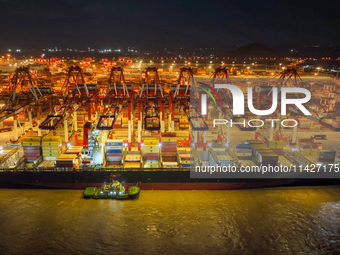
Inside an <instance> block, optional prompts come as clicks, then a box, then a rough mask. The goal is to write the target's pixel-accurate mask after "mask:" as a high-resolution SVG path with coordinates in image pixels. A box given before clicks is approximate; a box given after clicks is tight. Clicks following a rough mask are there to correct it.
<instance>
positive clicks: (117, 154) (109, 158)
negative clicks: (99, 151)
mask: <svg viewBox="0 0 340 255" xmlns="http://www.w3.org/2000/svg"><path fill="white" fill-rule="evenodd" d="M122 155H123V140H107V141H106V142H105V158H106V166H117V167H118V166H122Z"/></svg>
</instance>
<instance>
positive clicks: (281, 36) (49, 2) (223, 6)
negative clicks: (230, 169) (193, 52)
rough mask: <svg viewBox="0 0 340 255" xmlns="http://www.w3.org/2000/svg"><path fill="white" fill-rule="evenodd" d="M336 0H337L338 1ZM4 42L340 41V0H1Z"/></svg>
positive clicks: (109, 44) (183, 43)
mask: <svg viewBox="0 0 340 255" xmlns="http://www.w3.org/2000/svg"><path fill="white" fill-rule="evenodd" d="M332 2H333V1H332ZM0 3H1V7H0V10H1V15H0V23H1V29H0V32H1V35H0V46H1V47H13V48H14V47H36V48H45V47H46V48H47V47H55V46H57V47H70V48H77V47H78V48H79V47H85V48H87V47H107V48H109V47H111V48H112V47H127V46H130V47H132V46H139V47H158V48H164V47H188V46H190V47H197V46H198V47H200V46H222V47H223V46H226V47H228V46H230V45H245V44H247V43H253V42H259V43H264V44H267V45H269V46H271V47H278V46H279V47H281V46H285V45H289V46H290V45H292V46H304V45H307V46H312V45H323V46H330V45H333V46H334V45H339V42H340V22H339V21H340V15H339V14H338V12H339V2H338V1H337V4H334V3H331V1H317V2H316V3H314V2H311V1H301V0H299V1H296V0H294V1H291V0H285V1H269V0H261V1H252V2H250V1H240V0H228V1H215V0H207V1H206V0H203V1H185V0H181V1H178V0H172V1H164V0H158V1H141V0H123V1H103V0H97V1H87V0H58V1H55V0H45V1H37V0H29V1H27V0H19V1H15V0H0Z"/></svg>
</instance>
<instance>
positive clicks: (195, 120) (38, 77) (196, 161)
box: [0, 58, 340, 190]
mask: <svg viewBox="0 0 340 255" xmlns="http://www.w3.org/2000/svg"><path fill="white" fill-rule="evenodd" d="M53 61H55V63H56V64H55V65H56V66H58V70H56V69H53V67H52V66H55V65H53V63H52V65H51V60H50V61H49V62H44V61H43V60H42V59H37V60H36V62H37V63H40V64H41V65H43V66H46V67H48V68H50V72H47V73H46V72H45V71H44V72H43V71H41V72H39V71H36V70H32V69H31V68H29V67H26V66H25V67H24V66H23V67H19V68H17V69H16V70H15V72H14V73H13V74H9V77H8V79H7V80H6V81H5V82H4V83H3V84H2V91H1V98H0V101H1V109H0V110H1V112H0V121H1V122H2V127H1V128H0V131H2V133H0V138H1V139H2V140H4V139H5V140H9V141H7V142H4V146H3V147H2V148H1V150H0V157H1V158H0V187H15V188H18V187H19V188H21V187H25V188H26V187H27V188H30V187H31V188H66V189H83V188H85V187H88V186H92V187H101V186H102V185H103V183H105V182H107V183H109V182H110V180H111V179H112V178H113V177H114V178H116V179H117V180H119V181H120V182H121V183H123V184H124V186H126V187H129V186H135V185H136V184H138V186H139V187H140V188H141V189H160V190H162V189H180V190H191V189H242V188H261V187H273V186H282V185H292V184H298V183H300V184H301V183H302V182H301V180H300V179H299V175H297V174H295V173H293V172H292V173H288V174H282V175H278V177H276V178H274V179H265V178H254V179H253V178H232V177H229V178H228V176H227V175H226V177H222V178H220V177H219V178H208V177H207V178H193V176H192V172H194V171H196V170H195V169H196V166H198V167H204V166H215V167H217V166H220V167H228V166H233V167H236V168H237V169H239V168H240V167H241V166H260V165H271V166H277V165H283V166H292V165H299V166H300V165H301V166H307V165H310V164H316V163H317V164H321V165H327V164H337V163H339V158H338V156H339V154H338V150H337V148H336V147H335V146H329V145H327V146H328V147H326V148H323V142H324V141H327V142H329V140H327V137H326V135H324V134H322V135H321V134H320V133H317V134H313V135H311V137H308V138H299V137H298V134H300V133H301V132H300V131H303V128H304V127H305V126H307V125H306V122H305V120H306V119H305V117H301V116H299V112H298V111H295V114H294V116H290V118H295V119H297V120H299V123H300V124H299V127H294V128H290V129H284V128H280V127H279V126H276V127H272V126H264V127H263V128H261V129H259V128H254V127H251V126H247V127H244V126H240V125H235V126H233V127H232V126H231V125H224V126H218V127H214V126H213V119H214V118H219V119H225V118H229V119H232V118H234V117H233V116H232V115H230V112H231V111H230V107H231V100H230V98H229V97H228V93H227V92H226V91H219V92H218V94H219V95H220V96H221V99H222V100H221V99H220V100H219V101H220V105H219V106H218V107H216V105H217V104H216V101H215V99H213V98H210V99H208V100H207V105H208V107H207V108H208V110H207V112H206V113H205V114H201V113H200V107H199V102H200V100H201V98H202V97H205V98H206V96H207V95H211V93H213V92H216V91H215V90H214V89H213V88H212V86H210V85H209V82H212V83H213V82H214V81H215V80H216V79H218V81H219V82H226V83H227V84H231V81H230V77H229V70H228V68H225V67H222V68H221V67H217V68H216V69H215V70H214V71H213V72H212V74H210V73H205V74H202V70H200V71H198V70H195V68H192V67H190V66H184V67H181V68H180V69H179V70H178V72H175V71H174V70H173V66H171V67H170V70H169V72H165V71H164V70H162V69H161V68H156V67H146V68H145V69H144V70H143V71H140V69H141V68H140V65H141V62H136V63H135V65H136V67H134V66H133V65H134V64H133V63H134V62H133V61H132V60H128V61H126V63H125V68H124V67H122V66H123V65H124V60H120V61H119V63H114V62H113V61H108V60H106V59H103V60H102V61H99V62H93V60H92V58H89V59H85V60H82V61H81V62H78V63H74V62H72V63H71V62H65V61H64V60H60V59H59V60H58V59H54V60H53ZM138 65H139V66H138ZM92 66H93V67H95V66H96V70H93V69H91V70H89V69H90V68H89V67H92ZM84 70H85V71H84ZM288 71H289V72H293V71H294V68H293V67H291V69H289V70H288ZM283 72H287V70H286V71H283ZM194 73H199V77H198V78H196V77H195V79H194ZM202 77H203V78H204V79H205V80H204V82H196V80H199V79H200V78H202ZM281 77H283V76H281ZM289 77H291V76H289ZM280 79H281V78H280ZM288 79H291V78H288ZM207 80H208V82H207ZM209 80H211V81H209ZM279 82H282V81H277V83H273V82H272V83H268V84H263V81H261V79H259V81H258V80H255V79H254V80H253V81H251V82H250V81H249V80H248V79H244V78H240V77H239V78H236V79H234V80H233V81H232V84H235V85H237V86H238V87H240V88H241V89H242V90H243V91H245V90H246V88H247V87H249V86H251V87H254V88H255V91H254V92H253V93H254V98H256V100H257V105H258V108H259V109H261V108H262V109H267V107H268V105H270V104H271V102H270V100H269V99H268V96H267V94H268V90H270V88H272V87H273V86H276V85H275V84H278V83H279ZM327 82H329V84H326V85H322V86H324V90H326V92H325V91H324V94H325V93H326V94H327V93H328V94H332V93H336V91H338V87H337V86H339V84H337V83H335V82H334V81H329V80H327ZM308 86H309V85H308ZM320 87H321V85H320ZM317 99H320V100H319V101H320V102H321V103H320V102H317V103H314V105H313V106H314V108H313V107H311V108H313V109H315V107H316V105H317V106H318V107H319V108H317V109H318V110H314V112H315V111H318V112H317V116H318V117H314V116H313V117H311V118H310V119H309V122H308V123H317V125H315V127H319V128H320V127H321V129H327V132H330V133H332V134H333V133H335V134H336V131H339V130H340V125H339V123H338V122H337V121H336V118H335V117H332V118H327V119H326V118H320V116H322V114H329V113H331V112H332V111H335V110H336V103H337V100H338V99H334V100H335V101H334V104H332V105H330V107H333V108H334V109H333V108H332V109H331V110H330V109H329V108H327V110H325V105H322V100H323V97H320V96H319V97H317ZM292 110H294V109H292ZM216 114H217V115H216ZM315 116H316V115H315ZM255 117H256V116H253V115H252V114H251V113H246V115H245V116H242V117H238V118H234V119H235V121H237V122H240V121H241V120H247V121H248V120H251V119H254V118H255ZM278 118H279V117H278ZM312 118H314V119H315V120H314V119H312ZM313 121H314V122H313ZM26 125H28V127H26ZM309 128H311V127H309ZM287 132H290V133H291V134H292V135H291V138H289V139H288V138H287V137H288V136H287V135H286V133H287ZM267 133H269V135H268V134H267ZM308 134H309V133H308ZM327 134H328V133H327ZM11 136H12V137H11ZM320 140H321V141H320ZM304 183H307V182H304ZM310 183H313V184H315V183H326V184H327V183H330V180H327V179H323V180H316V179H314V180H313V181H310Z"/></svg>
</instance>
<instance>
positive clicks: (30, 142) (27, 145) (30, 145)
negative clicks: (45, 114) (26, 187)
mask: <svg viewBox="0 0 340 255" xmlns="http://www.w3.org/2000/svg"><path fill="white" fill-rule="evenodd" d="M22 146H23V148H24V155H25V157H26V159H27V162H33V161H36V160H37V159H38V158H39V157H40V156H41V155H42V154H41V137H39V136H35V137H25V138H24V140H23V142H22Z"/></svg>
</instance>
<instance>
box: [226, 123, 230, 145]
mask: <svg viewBox="0 0 340 255" xmlns="http://www.w3.org/2000/svg"><path fill="white" fill-rule="evenodd" d="M230 133H231V121H228V134H227V144H228V147H229V145H230V142H231V138H230V137H231V135H230Z"/></svg>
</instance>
